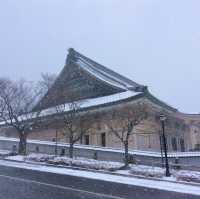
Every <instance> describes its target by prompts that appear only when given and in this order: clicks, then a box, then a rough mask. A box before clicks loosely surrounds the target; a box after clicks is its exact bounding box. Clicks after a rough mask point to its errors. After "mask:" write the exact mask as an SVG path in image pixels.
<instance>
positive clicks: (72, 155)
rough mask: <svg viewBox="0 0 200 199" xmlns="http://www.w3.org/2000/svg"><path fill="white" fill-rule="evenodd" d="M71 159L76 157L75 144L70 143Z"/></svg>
mask: <svg viewBox="0 0 200 199" xmlns="http://www.w3.org/2000/svg"><path fill="white" fill-rule="evenodd" d="M69 157H70V158H73V157H74V144H73V143H69Z"/></svg>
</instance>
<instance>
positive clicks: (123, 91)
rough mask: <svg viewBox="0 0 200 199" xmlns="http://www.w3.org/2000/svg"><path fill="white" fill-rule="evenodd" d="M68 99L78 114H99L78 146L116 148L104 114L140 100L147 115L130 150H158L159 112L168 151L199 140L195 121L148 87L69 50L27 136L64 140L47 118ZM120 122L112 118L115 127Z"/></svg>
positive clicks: (186, 148) (189, 147)
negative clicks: (40, 117)
mask: <svg viewBox="0 0 200 199" xmlns="http://www.w3.org/2000/svg"><path fill="white" fill-rule="evenodd" d="M72 100H73V101H79V102H81V103H82V105H81V111H82V112H83V114H84V112H86V111H90V113H91V114H94V116H95V115H96V113H98V122H97V121H96V120H95V121H94V122H93V123H94V124H93V126H92V129H90V131H89V132H88V133H87V134H85V135H84V136H83V138H82V139H81V140H80V142H81V143H82V144H85V145H97V146H102V147H113V148H121V147H122V143H121V142H120V140H119V139H117V137H116V136H115V135H114V134H113V133H111V132H110V130H109V128H108V125H107V123H106V119H105V118H107V117H109V116H110V114H111V112H112V111H113V110H116V111H117V112H119V113H120V112H123V110H125V109H127V107H128V109H130V110H131V109H133V108H134V107H135V106H137V103H144V104H145V105H146V106H147V110H148V112H149V114H148V117H147V118H146V119H144V120H143V121H142V122H141V123H140V124H139V125H137V126H136V128H135V129H134V133H132V134H131V137H130V149H138V150H150V151H160V146H161V135H162V131H161V124H160V120H159V114H161V113H162V114H163V113H164V114H165V115H166V116H167V120H166V129H165V131H166V137H167V145H168V149H169V151H190V150H194V149H195V147H198V144H200V143H199V142H200V140H199V141H198V139H200V138H199V137H198V136H199V133H200V131H199V127H198V125H199V123H198V122H197V123H198V125H197V124H193V126H191V121H189V120H188V117H187V116H186V115H184V114H182V113H180V112H179V111H178V110H177V109H175V108H173V107H171V106H170V105H168V104H166V103H165V102H163V101H161V100H159V99H158V98H156V97H155V96H153V95H152V94H151V93H150V91H149V90H148V87H147V86H144V85H141V84H138V83H136V82H134V81H132V80H130V79H128V78H126V77H124V76H122V75H120V74H118V73H116V72H114V71H113V70H111V69H109V68H107V67H105V66H102V65H101V64H98V63H97V62H95V61H93V60H91V59H90V58H88V57H86V56H84V55H82V54H80V53H79V52H77V51H75V50H74V49H69V53H68V56H67V59H66V63H65V66H64V68H63V70H62V71H61V73H60V74H59V76H58V77H57V79H56V81H55V82H54V84H53V85H52V87H51V88H50V89H49V90H48V92H47V93H46V94H45V95H44V97H43V98H42V99H41V100H40V102H39V103H38V104H37V105H36V107H35V108H34V110H35V111H37V110H42V113H43V118H45V119H44V124H43V125H41V127H40V128H38V129H34V130H33V131H32V132H31V134H30V135H29V138H30V139H39V140H51V141H55V139H56V140H58V141H60V142H68V139H67V138H66V136H64V135H63V133H62V125H61V124H59V122H58V121H57V120H56V121H55V119H54V117H53V116H52V115H53V114H54V115H55V112H52V110H53V109H54V107H56V106H58V105H60V104H67V103H71V102H72ZM119 120H120V118H119ZM47 121H50V122H47ZM91 122H92V121H91ZM49 124H50V125H49ZM119 124H120V122H117V120H116V128H117V125H119ZM194 128H195V130H194ZM193 131H195V132H196V134H198V136H197V139H196V140H195V138H194V135H193V134H192V133H191V132H193ZM1 135H3V136H8V137H13V136H14V131H10V130H9V129H7V128H4V129H3V130H2V129H1ZM194 142H196V143H194Z"/></svg>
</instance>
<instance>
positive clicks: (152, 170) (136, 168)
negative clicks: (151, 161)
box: [130, 165, 165, 178]
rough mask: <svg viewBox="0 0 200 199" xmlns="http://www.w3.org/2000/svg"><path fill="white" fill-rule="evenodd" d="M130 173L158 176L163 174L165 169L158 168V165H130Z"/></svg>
mask: <svg viewBox="0 0 200 199" xmlns="http://www.w3.org/2000/svg"><path fill="white" fill-rule="evenodd" d="M130 173H131V174H135V175H142V176H147V177H158V178H160V177H163V176H164V174H165V171H164V169H163V168H160V167H151V166H144V165H133V166H132V167H131V170H130Z"/></svg>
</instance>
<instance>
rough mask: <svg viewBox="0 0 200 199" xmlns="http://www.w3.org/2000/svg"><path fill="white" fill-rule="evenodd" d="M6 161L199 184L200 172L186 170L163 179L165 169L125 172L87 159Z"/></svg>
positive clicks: (132, 168) (38, 156)
mask: <svg viewBox="0 0 200 199" xmlns="http://www.w3.org/2000/svg"><path fill="white" fill-rule="evenodd" d="M7 159H10V160H17V161H27V162H33V161H34V162H43V163H48V164H52V165H60V166H62V165H63V166H74V167H80V168H86V169H93V170H104V171H115V173H116V174H122V175H127V176H130V177H132V176H134V175H137V176H143V177H153V178H159V179H167V180H172V181H186V182H195V183H200V172H196V171H188V170H175V169H171V170H170V172H171V178H165V168H160V167H155V166H145V165H135V164H130V168H129V169H127V170H120V168H121V167H122V166H123V164H122V163H119V162H110V161H100V160H94V159H88V158H81V157H76V158H73V159H71V158H69V157H65V156H59V157H58V156H54V155H47V154H30V155H28V156H19V155H17V156H10V157H8V158H7Z"/></svg>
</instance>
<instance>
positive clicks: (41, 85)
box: [37, 73, 57, 98]
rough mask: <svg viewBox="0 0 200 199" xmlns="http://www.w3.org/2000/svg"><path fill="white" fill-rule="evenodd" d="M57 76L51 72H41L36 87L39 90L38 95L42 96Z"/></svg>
mask: <svg viewBox="0 0 200 199" xmlns="http://www.w3.org/2000/svg"><path fill="white" fill-rule="evenodd" d="M56 78H57V75H56V74H54V73H52V74H50V73H42V74H41V80H40V81H39V82H38V85H37V88H38V90H39V92H40V95H39V97H40V98H42V97H43V96H44V95H45V94H46V93H47V92H48V90H49V89H50V88H51V87H52V85H53V84H54V82H55V80H56Z"/></svg>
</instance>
